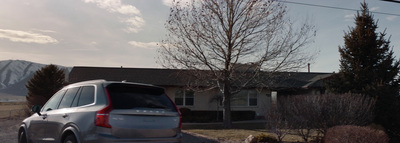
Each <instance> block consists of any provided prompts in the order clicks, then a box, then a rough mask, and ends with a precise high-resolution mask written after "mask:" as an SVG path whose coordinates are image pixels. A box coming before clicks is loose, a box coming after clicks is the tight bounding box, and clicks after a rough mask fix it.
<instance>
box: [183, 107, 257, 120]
mask: <svg viewBox="0 0 400 143" xmlns="http://www.w3.org/2000/svg"><path fill="white" fill-rule="evenodd" d="M179 110H180V111H181V113H182V120H183V122H197V123H207V122H217V121H222V111H218V112H217V111H191V110H190V109H188V108H180V109H179ZM255 115H256V113H255V111H232V114H231V116H232V120H233V121H245V120H254V119H255Z"/></svg>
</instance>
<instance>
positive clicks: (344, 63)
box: [328, 2, 400, 129]
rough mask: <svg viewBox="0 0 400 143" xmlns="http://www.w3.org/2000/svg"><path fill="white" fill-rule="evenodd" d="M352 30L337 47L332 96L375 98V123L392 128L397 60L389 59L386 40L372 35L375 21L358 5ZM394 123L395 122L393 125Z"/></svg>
mask: <svg viewBox="0 0 400 143" xmlns="http://www.w3.org/2000/svg"><path fill="white" fill-rule="evenodd" d="M355 25H356V26H355V27H353V28H350V31H349V32H347V33H345V36H344V41H345V43H344V44H345V45H344V46H339V52H340V55H341V59H340V70H339V73H338V74H336V75H334V76H333V77H332V78H331V80H330V81H329V84H328V87H329V89H330V90H331V91H332V92H334V93H355V94H364V95H368V96H371V97H374V98H376V99H377V102H376V105H375V107H376V110H375V115H376V118H375V122H376V123H379V124H381V125H383V126H384V127H385V128H386V129H389V128H392V127H394V124H397V123H398V121H395V120H394V119H396V118H397V117H394V116H397V114H398V113H395V112H394V111H395V110H397V108H396V107H398V99H397V98H398V92H399V78H398V76H397V75H398V73H399V69H400V66H399V65H400V63H399V60H397V59H395V57H394V56H393V50H392V48H391V46H389V44H390V40H389V39H390V38H389V39H385V36H386V33H385V31H384V32H380V33H377V32H375V31H376V30H377V28H378V26H377V22H375V21H374V18H373V16H372V15H371V13H370V12H369V10H368V5H367V4H366V3H365V2H364V3H362V4H361V12H357V15H356V17H355ZM396 122H397V123H396Z"/></svg>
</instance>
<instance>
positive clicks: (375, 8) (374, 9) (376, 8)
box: [369, 7, 380, 11]
mask: <svg viewBox="0 0 400 143" xmlns="http://www.w3.org/2000/svg"><path fill="white" fill-rule="evenodd" d="M379 8H380V7H372V8H370V9H369V10H370V11H376V10H378V9H379Z"/></svg>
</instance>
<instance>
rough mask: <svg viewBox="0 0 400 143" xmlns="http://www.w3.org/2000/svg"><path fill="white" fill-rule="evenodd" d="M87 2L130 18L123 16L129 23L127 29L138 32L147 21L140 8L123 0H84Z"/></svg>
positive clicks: (125, 21)
mask: <svg viewBox="0 0 400 143" xmlns="http://www.w3.org/2000/svg"><path fill="white" fill-rule="evenodd" d="M83 1H84V2H86V3H94V4H96V5H97V6H98V7H99V8H102V9H106V10H107V11H108V12H110V13H118V14H121V15H123V16H126V17H128V18H126V17H125V18H122V19H124V20H122V22H123V23H125V24H126V25H127V28H126V31H127V32H133V33H137V32H139V31H140V30H141V27H142V26H144V24H145V21H144V19H143V18H142V17H141V13H140V10H139V9H137V8H136V7H134V6H132V5H126V4H122V2H121V0H83Z"/></svg>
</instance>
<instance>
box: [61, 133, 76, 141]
mask: <svg viewBox="0 0 400 143" xmlns="http://www.w3.org/2000/svg"><path fill="white" fill-rule="evenodd" d="M63 143H78V141H77V140H76V138H75V136H74V135H73V134H70V135H68V136H67V137H66V138H65V139H64V141H63Z"/></svg>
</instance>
